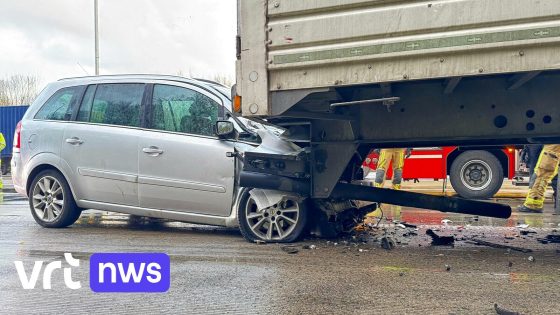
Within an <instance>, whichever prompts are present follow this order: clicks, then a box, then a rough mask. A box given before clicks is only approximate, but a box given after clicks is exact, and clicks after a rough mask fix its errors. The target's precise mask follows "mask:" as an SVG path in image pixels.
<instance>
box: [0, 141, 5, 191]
mask: <svg viewBox="0 0 560 315" xmlns="http://www.w3.org/2000/svg"><path fill="white" fill-rule="evenodd" d="M5 147H6V139H4V135H3V134H2V133H1V132H0V153H2V150H4V148H5ZM1 169H2V160H1V159H0V170H1ZM2 188H4V184H3V183H2V174H1V171H0V191H2Z"/></svg>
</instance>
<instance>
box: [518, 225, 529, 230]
mask: <svg viewBox="0 0 560 315" xmlns="http://www.w3.org/2000/svg"><path fill="white" fill-rule="evenodd" d="M515 227H516V228H518V229H526V228H528V227H529V224H518V225H516V226H515Z"/></svg>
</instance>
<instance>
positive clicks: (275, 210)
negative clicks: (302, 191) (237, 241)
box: [237, 192, 308, 243]
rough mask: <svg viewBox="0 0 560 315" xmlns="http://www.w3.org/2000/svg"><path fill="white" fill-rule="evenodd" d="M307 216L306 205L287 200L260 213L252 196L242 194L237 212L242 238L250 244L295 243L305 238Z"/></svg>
mask: <svg viewBox="0 0 560 315" xmlns="http://www.w3.org/2000/svg"><path fill="white" fill-rule="evenodd" d="M307 216H308V211H307V207H306V204H305V201H301V200H296V198H294V197H289V196H286V197H284V198H283V199H282V200H281V201H280V202H279V203H277V204H275V205H272V206H271V207H268V208H265V209H261V210H259V209H258V207H257V203H256V201H255V199H254V198H253V196H251V194H249V193H248V192H245V193H244V194H243V196H242V197H241V200H240V202H239V206H238V209H237V218H238V220H239V227H240V230H241V234H242V235H243V237H244V238H245V239H246V240H248V241H250V242H255V241H258V240H260V241H265V242H269V243H291V242H295V241H297V240H298V239H300V238H301V237H303V236H304V234H305V231H306V228H307V221H308V220H307Z"/></svg>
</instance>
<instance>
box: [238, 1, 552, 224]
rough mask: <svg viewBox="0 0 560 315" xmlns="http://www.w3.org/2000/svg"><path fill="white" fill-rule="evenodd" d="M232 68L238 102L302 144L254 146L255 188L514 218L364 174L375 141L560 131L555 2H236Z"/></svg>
mask: <svg viewBox="0 0 560 315" xmlns="http://www.w3.org/2000/svg"><path fill="white" fill-rule="evenodd" d="M236 68H237V71H236V85H235V87H234V89H233V94H234V96H235V102H234V110H235V111H237V112H238V113H239V114H241V115H242V116H244V117H246V118H250V119H255V120H266V121H267V122H270V123H274V124H277V125H280V126H283V127H284V128H286V129H287V132H286V133H284V137H285V140H286V141H289V142H291V143H292V144H294V145H297V146H298V147H299V148H300V150H296V151H293V152H287V151H286V152H281V151H280V152H278V150H277V151H276V152H265V150H258V151H255V152H245V153H244V154H243V159H244V170H243V173H242V174H241V178H240V181H241V184H242V185H244V186H247V187H254V188H257V189H263V190H281V191H284V192H287V193H296V194H299V195H304V196H306V197H308V198H310V199H311V200H314V201H328V202H330V203H337V202H343V201H344V200H346V199H355V200H367V201H374V202H375V201H377V202H387V203H393V204H399V205H404V206H415V207H422V208H428V209H435V210H441V211H454V212H462V213H476V214H480V215H488V216H496V217H509V216H510V214H511V208H510V207H508V206H503V205H498V204H489V203H479V202H474V201H470V200H463V199H457V198H444V197H437V198H436V197H429V196H425V195H420V194H413V193H410V192H397V191H390V190H387V189H375V188H371V187H364V186H361V185H360V178H359V177H358V176H357V175H356V174H358V173H359V172H358V169H359V168H360V166H361V165H362V163H363V160H364V159H365V157H366V156H367V154H368V152H370V150H371V149H373V148H391V147H393V148H404V147H433V146H472V145H475V146H487V145H492V146H496V145H508V144H528V143H559V142H560V124H558V123H557V122H558V120H560V107H559V106H558V100H559V99H560V89H559V88H558V87H560V2H558V1H557V0H540V1H533V0H433V1H412V0H306V1H301V0H238V37H237V65H236ZM334 208H336V209H338V208H337V207H334ZM336 211H337V210H335V211H334V212H336ZM332 212H333V211H331V213H332Z"/></svg>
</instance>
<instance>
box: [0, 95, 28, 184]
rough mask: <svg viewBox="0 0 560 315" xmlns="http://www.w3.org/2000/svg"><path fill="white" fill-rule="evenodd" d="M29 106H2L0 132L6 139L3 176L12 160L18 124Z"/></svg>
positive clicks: (2, 154) (0, 155)
mask: <svg viewBox="0 0 560 315" xmlns="http://www.w3.org/2000/svg"><path fill="white" fill-rule="evenodd" d="M27 108H29V106H27V105H22V106H0V132H1V133H2V134H3V135H4V138H5V139H6V148H5V149H4V150H3V151H2V152H1V153H0V157H1V158H2V174H5V173H6V172H7V170H8V167H9V165H10V159H11V158H12V143H13V141H14V131H15V130H16V125H17V123H18V122H19V121H20V120H21V118H22V117H23V115H24V114H25V111H27Z"/></svg>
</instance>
